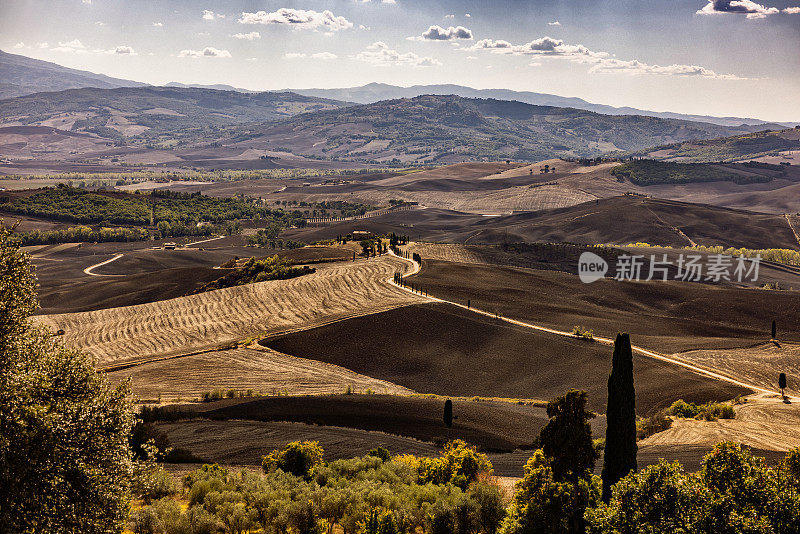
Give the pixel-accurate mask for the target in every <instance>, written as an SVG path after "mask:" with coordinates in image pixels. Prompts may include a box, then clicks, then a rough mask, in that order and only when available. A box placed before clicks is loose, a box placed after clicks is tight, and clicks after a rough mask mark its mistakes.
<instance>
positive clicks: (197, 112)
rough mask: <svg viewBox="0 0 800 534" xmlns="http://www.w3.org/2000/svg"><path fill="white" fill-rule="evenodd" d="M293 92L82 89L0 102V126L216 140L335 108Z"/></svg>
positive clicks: (113, 135)
mask: <svg viewBox="0 0 800 534" xmlns="http://www.w3.org/2000/svg"><path fill="white" fill-rule="evenodd" d="M342 105H344V103H343V102H335V101H332V100H325V99H320V98H314V97H307V96H300V95H297V94H294V93H255V94H246V93H239V92H235V91H217V90H213V89H197V88H181V87H135V88H133V87H123V88H116V89H97V88H82V89H71V90H67V91H59V92H56V93H39V94H34V95H28V96H23V97H19V98H14V99H9V100H4V101H0V117H2V119H0V121H2V122H0V126H4V125H8V126H16V125H25V126H32V125H37V126H55V127H58V128H60V129H62V130H71V131H76V132H88V133H94V134H97V135H100V136H103V137H107V138H112V139H113V138H122V137H131V138H134V137H135V138H140V139H143V140H147V141H149V142H157V141H168V140H170V141H171V140H175V139H182V138H186V137H190V138H192V139H194V140H198V139H210V140H211V141H216V140H218V138H219V133H215V132H216V129H218V128H220V127H224V126H230V125H233V124H240V123H252V122H257V121H271V120H275V119H278V118H285V117H289V116H291V115H295V114H297V113H302V112H311V111H317V110H324V109H331V108H337V107H340V106H342Z"/></svg>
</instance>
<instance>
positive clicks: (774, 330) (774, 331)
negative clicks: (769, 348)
mask: <svg viewBox="0 0 800 534" xmlns="http://www.w3.org/2000/svg"><path fill="white" fill-rule="evenodd" d="M777 338H778V325H777V324H775V321H774V320H773V321H772V339H777Z"/></svg>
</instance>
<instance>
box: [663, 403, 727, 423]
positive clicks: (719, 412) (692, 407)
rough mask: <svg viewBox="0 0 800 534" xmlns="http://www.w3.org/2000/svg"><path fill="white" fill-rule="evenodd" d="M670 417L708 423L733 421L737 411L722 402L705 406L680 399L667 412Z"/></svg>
mask: <svg viewBox="0 0 800 534" xmlns="http://www.w3.org/2000/svg"><path fill="white" fill-rule="evenodd" d="M667 413H668V414H669V415H674V416H675V417H683V418H689V419H691V418H694V419H704V420H706V421H716V420H717V419H733V418H734V417H736V411H735V410H734V409H733V406H731V405H730V404H724V403H721V402H707V403H705V404H699V405H698V404H695V403H693V402H685V401H684V400H683V399H678V400H676V401H675V402H673V403H672V405H671V406H670V407H669V409H668V410H667Z"/></svg>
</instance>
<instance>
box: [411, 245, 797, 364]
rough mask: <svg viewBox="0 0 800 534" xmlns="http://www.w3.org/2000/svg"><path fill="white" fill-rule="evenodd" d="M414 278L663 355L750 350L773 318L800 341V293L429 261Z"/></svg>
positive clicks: (463, 298)
mask: <svg viewBox="0 0 800 534" xmlns="http://www.w3.org/2000/svg"><path fill="white" fill-rule="evenodd" d="M423 263H424V268H423V269H422V271H421V272H420V273H419V274H417V275H415V276H414V277H411V278H410V279H409V281H413V282H414V283H415V284H419V285H420V286H421V287H423V288H424V289H426V290H427V291H428V292H429V293H430V294H431V295H433V296H436V297H440V298H443V299H445V300H450V301H453V302H459V303H462V304H466V302H467V300H468V299H469V300H471V301H472V305H473V306H475V307H477V308H479V309H483V310H487V311H492V312H493V311H497V312H499V313H501V314H502V315H504V316H507V317H511V318H514V319H519V320H524V321H528V322H532V323H535V324H539V325H542V326H547V327H551V328H556V329H560V330H571V329H572V327H573V326H574V325H580V326H583V327H585V328H589V329H592V330H594V332H595V333H596V334H598V335H601V336H605V337H612V336H614V335H615V334H616V333H617V332H619V331H623V332H629V333H630V334H631V336H632V341H633V343H634V344H636V345H639V346H643V347H646V348H649V349H652V350H654V351H657V352H660V353H671V352H682V351H687V350H695V349H710V348H713V349H724V348H747V347H751V346H755V345H758V344H761V343H764V342H765V341H767V340H768V339H769V336H770V327H771V323H772V320H773V318H775V319H779V323H781V324H782V325H783V326H782V327H781V328H782V330H781V331H782V332H785V334H783V337H784V338H785V341H789V342H798V341H800V333H798V331H797V325H800V300H798V298H797V294H796V292H794V291H764V290H759V289H737V288H731V287H722V286H715V285H709V284H697V283H689V282H676V281H668V282H619V281H616V280H613V279H602V280H598V281H597V282H594V283H592V284H583V283H581V281H580V280H579V279H578V277H577V275H574V274H568V273H563V272H557V271H544V270H531V269H521V268H514V267H502V266H487V265H470V264H464V263H451V262H443V261H437V260H431V261H427V260H424V259H423Z"/></svg>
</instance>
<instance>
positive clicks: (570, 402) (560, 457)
mask: <svg viewBox="0 0 800 534" xmlns="http://www.w3.org/2000/svg"><path fill="white" fill-rule="evenodd" d="M547 415H548V417H550V421H549V422H548V423H547V425H545V427H544V428H542V430H541V432H540V433H539V443H540V444H541V446H542V450H543V451H544V454H545V455H547V456H548V457H549V458H551V464H552V469H553V476H554V477H555V479H556V480H557V481H563V480H569V481H571V482H572V483H576V482H577V481H578V479H579V478H586V477H588V476H589V475H588V473H591V472H592V471H593V470H594V464H595V462H596V461H597V458H598V453H597V450H596V449H595V446H594V442H593V441H592V427H591V425H589V420H590V419H592V418H594V417H595V414H594V413H592V412H590V411H587V410H586V392H585V391H578V390H575V389H572V390H570V391H568V392H567V393H566V394H565V395H562V396H560V397H556V398H555V399H553V400H551V401H550V402H549V403H547Z"/></svg>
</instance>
